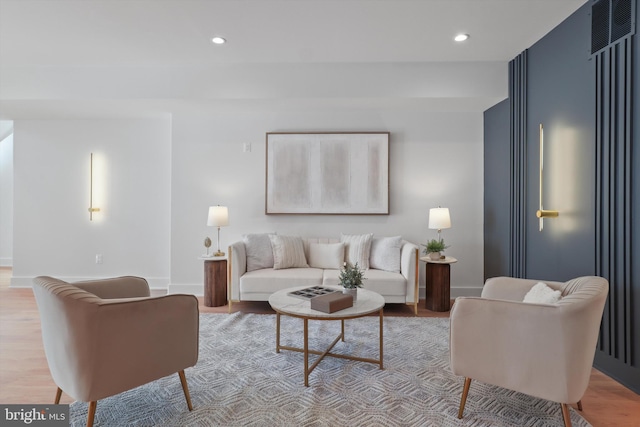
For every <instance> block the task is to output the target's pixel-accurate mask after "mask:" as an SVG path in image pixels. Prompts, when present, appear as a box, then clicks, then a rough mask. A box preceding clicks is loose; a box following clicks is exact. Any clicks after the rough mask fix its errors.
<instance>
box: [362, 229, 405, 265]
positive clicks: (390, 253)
mask: <svg viewBox="0 0 640 427" xmlns="http://www.w3.org/2000/svg"><path fill="white" fill-rule="evenodd" d="M401 251H402V236H394V237H374V238H373V240H372V241H371V256H370V257H369V267H371V268H375V269H378V270H384V271H390V272H392V273H400V252H401Z"/></svg>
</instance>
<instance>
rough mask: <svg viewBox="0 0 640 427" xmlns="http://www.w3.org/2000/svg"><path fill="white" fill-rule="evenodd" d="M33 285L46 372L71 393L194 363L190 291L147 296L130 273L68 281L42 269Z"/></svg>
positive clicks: (91, 394) (100, 394) (116, 388)
mask: <svg viewBox="0 0 640 427" xmlns="http://www.w3.org/2000/svg"><path fill="white" fill-rule="evenodd" d="M89 290H91V292H90V291H89ZM33 291H34V294H35V298H36V302H37V305H38V311H39V312H40V318H41V324H42V339H43V343H44V350H45V354H46V357H47V362H48V364H49V369H50V371H51V376H52V377H53V380H54V381H55V383H56V384H57V385H58V387H59V388H60V389H62V390H64V391H65V392H66V393H67V394H69V395H70V396H72V397H74V398H75V399H77V400H81V401H85V402H90V401H97V400H99V399H102V398H104V397H108V396H112V395H114V394H117V393H120V392H122V391H125V390H129V389H131V388H134V387H137V386H139V385H142V384H145V383H147V382H150V381H153V380H155V379H158V378H161V377H164V376H167V375H170V374H173V373H176V372H178V371H180V370H183V369H184V368H186V367H189V366H193V365H195V363H196V362H197V359H198V327H199V317H198V316H199V314H198V300H197V298H196V297H195V296H193V295H167V296H162V297H157V298H152V297H149V286H148V284H147V282H146V280H144V279H142V278H136V277H123V278H115V279H105V280H97V281H89V282H79V283H75V284H71V283H67V282H64V281H62V280H58V279H54V278H52V277H44V276H42V277H37V278H35V279H34V286H33Z"/></svg>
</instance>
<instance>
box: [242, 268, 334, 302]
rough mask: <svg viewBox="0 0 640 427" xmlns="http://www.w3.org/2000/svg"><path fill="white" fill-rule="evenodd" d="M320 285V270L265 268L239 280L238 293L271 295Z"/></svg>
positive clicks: (251, 272) (246, 274)
mask: <svg viewBox="0 0 640 427" xmlns="http://www.w3.org/2000/svg"><path fill="white" fill-rule="evenodd" d="M321 284H322V270H321V269H318V268H287V269H283V270H274V269H272V268H266V269H262V270H256V271H250V272H248V273H245V274H243V275H242V277H241V278H240V292H241V293H242V294H243V295H244V294H246V293H265V294H272V293H273V292H276V291H279V290H281V289H286V288H292V287H294V286H319V285H321Z"/></svg>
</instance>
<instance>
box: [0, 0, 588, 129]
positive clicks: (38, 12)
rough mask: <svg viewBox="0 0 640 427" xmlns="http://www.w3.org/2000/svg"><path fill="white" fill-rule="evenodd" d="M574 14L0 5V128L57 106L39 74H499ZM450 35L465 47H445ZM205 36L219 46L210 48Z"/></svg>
mask: <svg viewBox="0 0 640 427" xmlns="http://www.w3.org/2000/svg"><path fill="white" fill-rule="evenodd" d="M584 3H585V0H0V103H1V104H0V108H1V109H2V110H4V111H2V110H0V118H3V117H4V118H7V117H10V116H11V115H12V113H11V108H12V107H14V105H13V104H12V102H13V101H16V102H18V101H20V102H22V104H20V109H19V111H21V112H22V113H25V106H24V101H25V100H29V101H30V102H31V103H33V102H35V100H49V101H51V100H55V99H62V98H64V95H62V96H61V95H59V93H58V94H56V95H55V96H54V95H51V93H52V92H56V91H55V90H54V88H53V87H51V86H47V84H48V83H47V84H44V83H42V82H40V81H35V79H36V78H35V77H34V76H36V75H41V74H38V73H43V70H44V72H46V75H49V74H51V73H48V71H49V70H54V69H55V70H56V72H58V73H59V72H60V70H66V69H68V70H69V73H68V74H69V75H70V76H71V75H73V76H74V77H73V78H74V79H75V78H76V77H75V76H77V78H78V79H82V78H83V76H87V77H86V78H87V79H90V77H88V76H91V75H92V74H91V73H95V70H98V69H101V70H114V69H117V70H118V73H119V74H121V75H122V74H126V72H127V70H134V69H137V70H139V69H141V68H145V69H150V68H149V67H158V68H167V69H170V68H172V67H173V68H175V67H188V68H189V69H191V70H196V69H198V70H201V71H202V74H203V75H205V74H207V73H206V71H207V70H211V69H221V67H236V68H233V69H234V70H236V69H237V67H239V66H242V65H243V64H244V65H246V66H251V67H253V68H254V69H255V67H256V66H257V65H258V66H259V65H260V64H263V65H264V64H270V65H273V64H277V65H279V66H281V67H284V66H288V65H290V64H298V65H300V64H307V65H312V64H321V65H322V66H331V67H336V66H349V65H350V64H358V65H360V66H361V65H362V64H372V63H373V64H381V63H382V64H405V65H406V64H423V65H424V64H433V63H445V62H446V63H462V62H465V63H477V62H487V61H493V62H500V63H504V64H506V62H508V61H509V60H511V59H513V58H514V57H515V56H516V55H518V54H519V53H520V52H522V51H523V50H524V49H526V48H528V47H530V46H531V45H533V44H534V43H535V42H536V41H537V40H539V39H540V38H541V37H542V36H544V35H545V34H546V33H547V32H549V31H550V30H551V29H552V28H554V27H555V26H556V25H558V24H559V23H560V22H562V21H563V20H564V19H565V18H566V17H568V16H569V15H570V14H571V13H573V12H574V11H575V10H577V9H578V8H579V7H580V6H581V5H583V4H584ZM457 33H468V34H470V36H471V38H470V39H469V40H468V41H467V42H465V43H456V42H454V41H453V37H454V35H455V34H457ZM215 35H218V36H222V37H225V38H226V39H227V41H228V42H227V43H226V44H224V45H214V44H213V43H211V41H210V40H211V38H212V37H213V36H215ZM52 67H53V68H52ZM16 70H18V71H16ZM36 71H37V72H36ZM234 73H235V71H234ZM3 77H4V78H3ZM209 78H212V77H211V73H209ZM3 80H4V82H3ZM505 90H506V89H505ZM58 92H60V91H58ZM87 97H89V95H87ZM91 97H92V101H94V102H95V100H96V96H95V95H91ZM118 97H120V98H123V97H125V98H126V97H129V98H136V99H140V97H137V96H134V95H131V96H127V95H126V94H119V95H118ZM175 97H176V98H185V97H187V98H188V96H185V95H184V94H179V95H178V96H175ZM445 97H446V96H445ZM77 98H82V97H81V96H80V97H77ZM98 98H99V97H98ZM149 98H153V95H150V96H146V97H145V99H149ZM158 98H159V96H158ZM16 105H17V104H16ZM28 109H29V108H28V106H27V108H26V110H27V111H28Z"/></svg>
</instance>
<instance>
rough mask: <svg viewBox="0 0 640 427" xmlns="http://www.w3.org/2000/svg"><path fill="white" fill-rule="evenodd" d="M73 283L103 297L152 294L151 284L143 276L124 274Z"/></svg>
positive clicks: (129, 296) (132, 296)
mask: <svg viewBox="0 0 640 427" xmlns="http://www.w3.org/2000/svg"><path fill="white" fill-rule="evenodd" d="M72 285H73V286H75V287H77V288H80V289H82V290H84V291H87V292H90V293H92V294H93V295H95V296H97V297H99V298H102V299H111V298H136V297H148V296H149V295H150V291H149V284H148V283H147V281H146V280H145V279H143V278H142V277H134V276H124V277H114V278H110V279H99V280H86V281H82V282H75V283H72Z"/></svg>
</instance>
